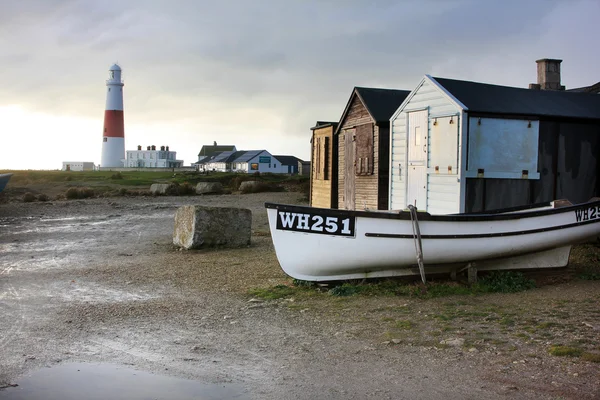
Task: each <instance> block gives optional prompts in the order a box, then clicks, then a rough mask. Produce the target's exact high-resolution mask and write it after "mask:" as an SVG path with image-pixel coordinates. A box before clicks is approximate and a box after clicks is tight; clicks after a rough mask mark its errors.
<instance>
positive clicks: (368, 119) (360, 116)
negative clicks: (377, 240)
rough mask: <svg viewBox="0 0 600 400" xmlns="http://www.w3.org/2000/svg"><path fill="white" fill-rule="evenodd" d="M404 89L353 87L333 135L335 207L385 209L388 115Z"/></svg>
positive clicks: (386, 199) (387, 171)
mask: <svg viewBox="0 0 600 400" xmlns="http://www.w3.org/2000/svg"><path fill="white" fill-rule="evenodd" d="M409 93H410V92H409V91H407V90H395V89H378V88H365V87H355V88H354V90H353V91H352V94H351V96H350V99H349V100H348V103H347V104H346V108H345V109H344V112H343V114H342V117H341V119H340V122H339V124H338V126H337V129H336V132H335V134H334V138H335V141H336V142H337V149H338V156H337V165H338V171H337V174H338V194H337V197H338V201H337V205H338V208H342V209H348V210H365V209H370V210H385V209H387V208H388V194H389V191H388V184H389V160H390V159H389V145H390V141H389V132H390V128H389V127H390V117H391V116H392V114H393V113H394V111H396V110H397V109H398V107H399V106H400V104H402V102H403V101H404V99H405V98H406V97H407V96H408V95H409Z"/></svg>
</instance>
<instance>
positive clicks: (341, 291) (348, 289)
mask: <svg viewBox="0 0 600 400" xmlns="http://www.w3.org/2000/svg"><path fill="white" fill-rule="evenodd" d="M363 290H364V287H363V286H360V285H352V284H349V283H344V284H342V285H340V286H336V287H333V288H331V289H329V293H330V294H332V295H333V296H352V295H355V294H359V293H361V292H362V291H363Z"/></svg>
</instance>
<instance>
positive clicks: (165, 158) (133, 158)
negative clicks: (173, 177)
mask: <svg viewBox="0 0 600 400" xmlns="http://www.w3.org/2000/svg"><path fill="white" fill-rule="evenodd" d="M176 156H177V152H175V151H170V150H169V146H160V150H157V149H156V146H148V147H147V148H146V150H142V146H138V149H137V150H127V158H126V159H125V167H127V168H181V167H183V160H177V159H176Z"/></svg>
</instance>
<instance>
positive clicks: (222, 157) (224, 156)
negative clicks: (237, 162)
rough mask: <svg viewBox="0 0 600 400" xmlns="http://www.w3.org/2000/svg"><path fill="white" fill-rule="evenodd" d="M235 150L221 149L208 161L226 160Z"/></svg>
mask: <svg viewBox="0 0 600 400" xmlns="http://www.w3.org/2000/svg"><path fill="white" fill-rule="evenodd" d="M235 153H236V152H235V151H222V152H221V153H219V154H217V155H215V156H214V157H213V158H212V159H211V160H210V161H211V162H227V160H228V159H229V157H231V156H232V155H234V154H235Z"/></svg>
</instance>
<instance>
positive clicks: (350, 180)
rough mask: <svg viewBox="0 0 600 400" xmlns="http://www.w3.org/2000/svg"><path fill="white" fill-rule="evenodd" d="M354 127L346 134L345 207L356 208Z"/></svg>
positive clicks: (348, 208) (347, 208)
mask: <svg viewBox="0 0 600 400" xmlns="http://www.w3.org/2000/svg"><path fill="white" fill-rule="evenodd" d="M354 133H355V131H354V129H352V130H347V131H346V133H345V134H344V141H345V142H344V144H345V148H344V153H345V154H344V208H345V209H346V210H354V198H355V197H354V175H355V164H354Z"/></svg>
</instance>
